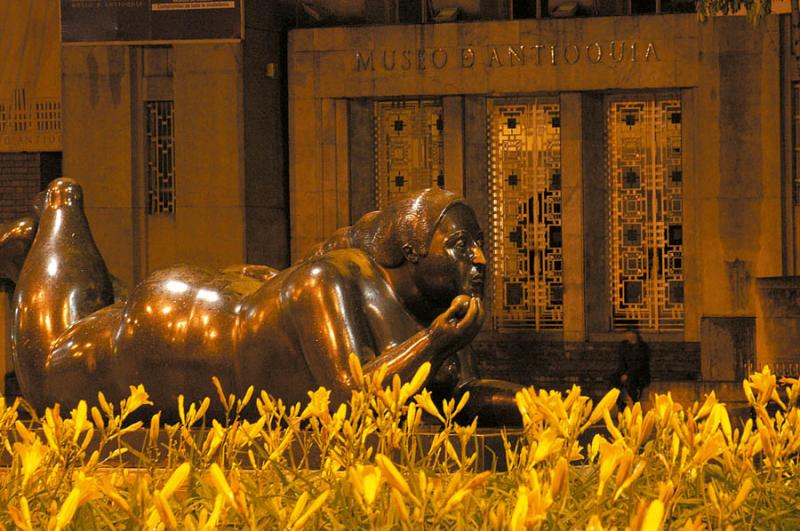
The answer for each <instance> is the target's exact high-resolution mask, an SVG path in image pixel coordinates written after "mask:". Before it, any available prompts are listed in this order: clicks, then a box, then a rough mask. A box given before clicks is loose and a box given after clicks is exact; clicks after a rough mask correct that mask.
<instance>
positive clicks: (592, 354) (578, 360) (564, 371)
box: [471, 335, 701, 396]
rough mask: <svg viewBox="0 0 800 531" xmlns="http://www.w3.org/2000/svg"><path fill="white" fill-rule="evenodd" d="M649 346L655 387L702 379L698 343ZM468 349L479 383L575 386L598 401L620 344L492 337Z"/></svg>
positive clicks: (652, 342) (614, 368) (554, 387)
mask: <svg viewBox="0 0 800 531" xmlns="http://www.w3.org/2000/svg"><path fill="white" fill-rule="evenodd" d="M484 337H485V336H484ZM648 345H649V347H650V356H651V359H650V367H651V377H652V379H653V381H654V382H659V381H660V382H672V381H676V380H684V381H685V380H689V381H697V380H699V379H700V377H701V371H700V344H699V343H695V342H691V343H685V342H667V341H648ZM471 348H472V355H473V356H474V360H475V364H476V368H477V371H478V374H479V375H480V376H481V377H483V378H498V379H503V380H510V381H514V382H517V383H520V384H523V385H535V386H537V387H542V388H552V389H566V388H568V387H569V386H571V385H572V384H573V383H574V384H577V385H580V386H581V387H582V388H584V389H585V390H586V392H588V393H590V394H591V395H593V396H597V395H601V396H602V393H604V392H605V391H607V390H608V385H609V384H608V382H609V377H610V376H611V374H613V373H614V371H615V370H616V369H617V359H618V358H617V353H618V348H619V343H618V342H613V341H612V342H608V341H592V342H559V341H537V340H532V339H531V338H530V337H525V336H523V335H505V336H500V335H495V336H494V337H490V338H489V337H487V338H485V339H478V340H477V341H476V342H474V343H473V345H472V347H471Z"/></svg>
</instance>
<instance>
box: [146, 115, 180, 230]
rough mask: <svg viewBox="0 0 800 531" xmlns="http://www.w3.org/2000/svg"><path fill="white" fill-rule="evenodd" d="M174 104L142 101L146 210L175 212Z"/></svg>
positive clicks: (152, 212) (149, 212) (164, 212)
mask: <svg viewBox="0 0 800 531" xmlns="http://www.w3.org/2000/svg"><path fill="white" fill-rule="evenodd" d="M174 116H175V104H174V102H172V101H146V102H145V123H146V134H147V138H146V141H145V144H146V146H145V147H146V161H145V163H146V172H147V213H148V214H174V213H175V123H174Z"/></svg>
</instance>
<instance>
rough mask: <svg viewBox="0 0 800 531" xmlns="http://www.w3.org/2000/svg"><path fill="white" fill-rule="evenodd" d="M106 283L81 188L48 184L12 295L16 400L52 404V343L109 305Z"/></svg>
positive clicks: (109, 288) (39, 406) (59, 182)
mask: <svg viewBox="0 0 800 531" xmlns="http://www.w3.org/2000/svg"><path fill="white" fill-rule="evenodd" d="M113 300H114V297H113V291H112V286H111V280H110V277H109V274H108V271H107V270H106V266H105V263H104V262H103V259H102V257H101V256H100V252H99V251H98V250H97V246H96V245H95V243H94V240H93V239H92V235H91V232H90V231H89V224H88V222H87V220H86V216H85V215H84V212H83V194H82V191H81V187H80V186H79V185H78V184H77V183H76V182H75V181H73V180H71V179H58V180H56V181H53V182H52V183H51V184H50V186H49V187H48V189H47V199H46V201H45V207H44V210H43V212H42V216H41V220H40V222H39V229H38V231H37V233H36V237H35V239H34V241H33V245H32V246H31V249H30V251H29V253H28V256H27V258H26V260H25V264H24V265H23V267H22V271H21V272H20V275H19V281H18V283H17V289H16V292H15V294H14V324H13V327H12V332H11V334H12V336H11V344H12V353H13V357H14V367H15V370H16V373H17V378H18V379H19V383H20V388H21V390H22V394H23V395H24V396H25V397H26V398H27V399H28V400H29V401H30V402H31V403H32V404H33V405H34V406H35V407H36V408H37V409H43V408H44V406H46V405H49V404H48V402H50V401H52V400H57V399H58V398H59V397H58V396H52V394H51V389H50V386H49V384H48V366H47V357H48V354H49V352H50V349H51V346H52V345H53V342H54V341H55V340H56V339H57V338H58V337H59V336H60V335H61V333H62V332H63V331H64V330H66V329H67V328H68V327H69V326H70V325H71V324H73V323H74V322H76V321H77V320H78V319H80V318H82V317H84V316H86V315H89V314H90V313H92V312H94V311H96V310H98V309H100V308H102V307H104V306H107V305H109V304H111V303H112V302H113Z"/></svg>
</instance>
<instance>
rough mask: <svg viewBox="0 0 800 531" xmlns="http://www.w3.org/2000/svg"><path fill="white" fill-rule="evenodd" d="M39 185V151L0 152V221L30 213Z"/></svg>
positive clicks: (40, 180) (40, 181)
mask: <svg viewBox="0 0 800 531" xmlns="http://www.w3.org/2000/svg"><path fill="white" fill-rule="evenodd" d="M41 186H42V171H41V156H40V154H39V153H0V223H4V222H7V221H13V220H15V219H17V218H20V217H22V216H28V215H30V213H31V205H32V204H33V198H34V196H35V195H36V194H37V193H38V192H39V190H41Z"/></svg>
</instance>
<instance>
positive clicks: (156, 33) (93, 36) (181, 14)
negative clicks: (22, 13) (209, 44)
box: [61, 0, 242, 43]
mask: <svg viewBox="0 0 800 531" xmlns="http://www.w3.org/2000/svg"><path fill="white" fill-rule="evenodd" d="M241 38H242V0H61V39H62V41H63V42H64V43H99V42H102V43H114V42H117V43H130V42H152V41H157V42H162V41H182V40H239V39H241Z"/></svg>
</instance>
